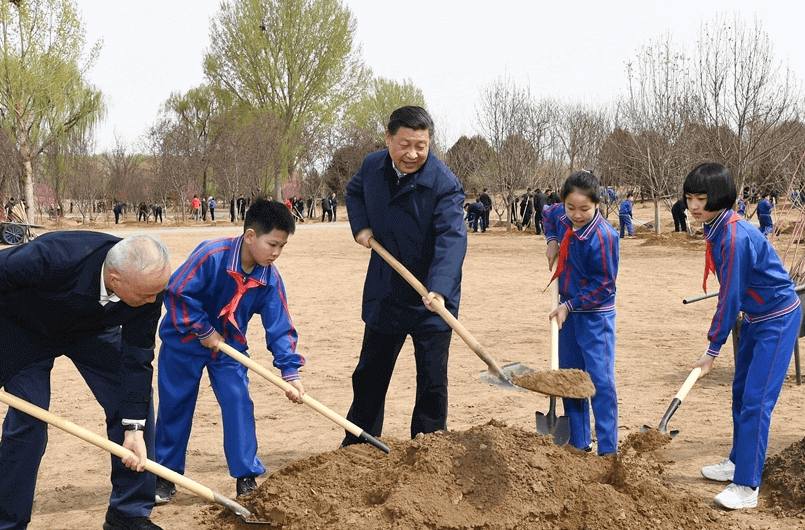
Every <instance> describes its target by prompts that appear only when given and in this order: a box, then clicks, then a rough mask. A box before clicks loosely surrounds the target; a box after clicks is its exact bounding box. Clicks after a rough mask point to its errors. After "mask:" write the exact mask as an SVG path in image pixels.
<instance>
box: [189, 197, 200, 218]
mask: <svg viewBox="0 0 805 530" xmlns="http://www.w3.org/2000/svg"><path fill="white" fill-rule="evenodd" d="M190 209H191V210H190V211H191V215H192V216H193V219H195V220H196V221H198V219H199V215H201V212H200V209H201V201H200V200H199V198H198V195H193V200H192V201H190Z"/></svg>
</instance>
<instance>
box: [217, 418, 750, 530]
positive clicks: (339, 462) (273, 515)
mask: <svg viewBox="0 0 805 530" xmlns="http://www.w3.org/2000/svg"><path fill="white" fill-rule="evenodd" d="M629 440H630V439H627V440H626V441H625V442H624V444H622V450H621V451H620V454H619V456H617V457H615V456H607V457H598V456H596V455H594V454H590V453H585V452H583V451H578V450H576V449H572V448H570V447H568V446H564V447H557V446H555V445H553V443H552V442H551V439H550V438H549V437H545V436H541V435H539V434H537V433H535V432H527V431H524V430H522V429H517V428H511V427H507V426H506V425H504V424H501V423H499V422H497V421H494V420H493V421H491V422H489V423H487V424H486V425H483V426H478V427H473V428H471V429H469V430H467V431H463V432H454V431H451V432H444V433H436V434H430V435H426V436H419V437H417V438H416V439H415V440H406V441H397V440H384V442H385V443H387V444H388V445H389V446H390V447H391V453H390V454H388V455H386V454H384V453H382V452H380V451H378V450H377V449H374V448H372V447H371V446H368V445H356V446H350V447H347V448H343V449H339V450H336V451H332V452H329V453H324V454H320V455H316V456H313V457H310V458H307V459H305V460H301V461H298V462H295V463H293V464H291V465H289V466H286V467H285V468H283V469H281V470H279V471H277V472H276V473H274V474H273V475H271V476H270V477H268V478H267V479H266V480H265V481H264V482H263V483H261V484H260V485H259V487H258V488H257V489H256V490H255V491H254V492H252V493H251V494H249V495H247V496H244V497H241V498H240V499H238V501H239V502H241V503H242V504H243V505H244V506H246V507H247V508H249V509H251V510H253V512H254V513H255V516H256V519H261V520H264V521H269V520H270V521H273V522H274V523H275V525H276V526H277V527H278V528H285V529H288V530H314V529H330V528H373V529H383V530H385V529H388V530H391V529H400V530H414V529H421V528H438V529H444V530H452V529H455V530H459V529H461V530H467V529H484V530H509V529H512V530H513V529H528V530H548V529H552V530H553V529H563V530H576V529H579V530H580V529H587V528H596V529H599V530H615V529H618V530H624V529H625V530H638V529H639V530H644V529H646V528H652V529H657V530H672V529H673V530H677V529H680V528H685V529H687V528H696V529H707V530H722V529H723V530H726V529H727V528H738V527H739V526H736V524H735V523H736V521H735V520H731V518H729V517H726V516H724V515H722V514H721V513H719V512H718V511H716V510H714V509H712V508H711V507H709V506H708V505H707V504H705V503H704V502H703V501H702V500H699V499H696V498H693V497H691V496H690V495H688V494H686V493H684V492H682V491H680V490H675V489H674V488H673V487H672V486H670V485H669V484H667V483H666V482H665V480H664V477H663V462H662V460H661V459H660V458H658V457H656V456H655V453H654V452H647V453H640V452H638V451H637V450H636V447H635V444H634V441H632V442H630V441H629ZM202 522H203V523H204V524H208V525H209V526H208V528H212V529H215V530H234V529H238V530H241V529H247V528H249V527H248V526H245V525H243V524H242V523H241V522H240V520H239V519H238V518H237V517H235V516H234V515H233V514H231V513H230V512H228V511H225V510H223V509H222V508H219V507H214V508H210V511H209V512H208V513H207V514H206V516H205V519H204V520H203V521H202Z"/></svg>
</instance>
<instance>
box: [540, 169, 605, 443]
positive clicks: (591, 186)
mask: <svg viewBox="0 0 805 530" xmlns="http://www.w3.org/2000/svg"><path fill="white" fill-rule="evenodd" d="M561 198H562V202H559V203H556V204H554V205H552V206H551V207H550V208H547V209H545V210H544V211H543V214H542V218H543V226H544V227H545V236H546V238H547V240H548V250H547V252H546V255H547V257H548V267H549V268H553V265H554V263H556V272H555V273H554V275H553V278H552V280H553V279H556V281H557V282H558V285H559V301H560V303H559V305H558V306H557V307H556V309H554V310H553V311H552V312H551V314H550V315H548V320H550V319H552V318H554V317H556V319H557V322H558V324H559V367H560V368H577V369H580V370H584V371H586V372H587V373H589V374H590V379H592V382H593V385H594V386H595V395H594V396H593V397H592V398H590V401H589V402H588V401H587V400H586V399H570V398H563V406H564V410H565V413H566V414H567V416H568V418H569V420H570V421H569V423H570V444H571V445H572V446H573V447H576V448H579V449H583V450H585V451H592V437H591V434H590V404H592V410H593V414H594V416H595V433H596V437H597V440H598V454H599V455H605V454H612V453H616V452H617V451H618V396H617V392H616V390H615V279H616V278H617V275H618V234H617V232H616V231H615V229H614V228H613V227H612V225H610V224H609V223H608V222H607V221H606V219H604V217H603V216H602V215H601V214H600V213H599V211H598V201H599V199H600V194H599V183H598V178H597V177H596V176H595V175H593V174H592V173H591V172H590V171H577V172H576V173H573V174H572V175H570V177H568V178H567V180H566V181H565V183H564V185H563V186H562V191H561ZM560 241H561V244H560V243H559V242H560Z"/></svg>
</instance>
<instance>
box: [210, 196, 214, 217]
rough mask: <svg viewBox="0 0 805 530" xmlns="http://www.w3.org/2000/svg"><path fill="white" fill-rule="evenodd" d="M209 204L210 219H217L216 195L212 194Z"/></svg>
mask: <svg viewBox="0 0 805 530" xmlns="http://www.w3.org/2000/svg"><path fill="white" fill-rule="evenodd" d="M209 205H210V221H215V197H213V196H212V195H210V199H209Z"/></svg>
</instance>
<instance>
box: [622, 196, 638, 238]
mask: <svg viewBox="0 0 805 530" xmlns="http://www.w3.org/2000/svg"><path fill="white" fill-rule="evenodd" d="M632 215H633V214H632V194H631V192H630V193H628V194H627V195H626V199H624V200H623V202H621V208H620V211H619V212H618V222H619V224H620V236H621V239H623V238H624V236H626V235H627V234H628V237H629V238H633V237H634V227H633V226H632Z"/></svg>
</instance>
